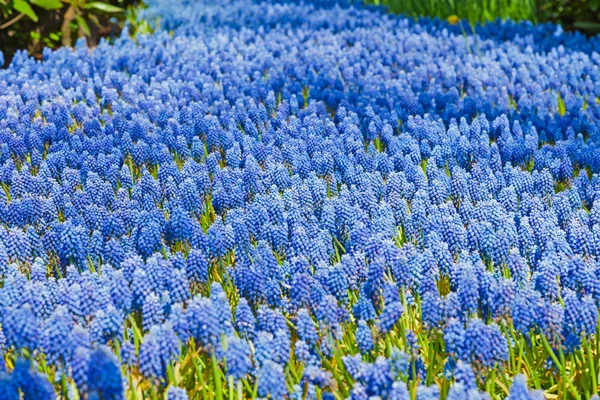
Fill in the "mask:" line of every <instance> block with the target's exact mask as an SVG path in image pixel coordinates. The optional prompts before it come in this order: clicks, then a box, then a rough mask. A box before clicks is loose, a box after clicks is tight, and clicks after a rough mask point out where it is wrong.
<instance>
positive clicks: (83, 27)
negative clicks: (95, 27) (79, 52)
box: [75, 15, 92, 37]
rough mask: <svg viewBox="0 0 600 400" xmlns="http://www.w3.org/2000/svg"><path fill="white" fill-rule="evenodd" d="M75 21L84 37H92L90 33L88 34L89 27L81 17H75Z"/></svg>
mask: <svg viewBox="0 0 600 400" xmlns="http://www.w3.org/2000/svg"><path fill="white" fill-rule="evenodd" d="M75 20H76V21H77V25H79V27H80V28H81V30H82V31H83V33H84V34H85V36H88V37H89V36H92V33H91V32H90V27H89V26H88V24H87V22H85V19H83V17H82V16H81V15H78V16H76V17H75Z"/></svg>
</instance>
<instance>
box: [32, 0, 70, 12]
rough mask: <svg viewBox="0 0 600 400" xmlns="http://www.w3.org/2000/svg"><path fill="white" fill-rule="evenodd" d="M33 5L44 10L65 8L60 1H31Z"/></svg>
mask: <svg viewBox="0 0 600 400" xmlns="http://www.w3.org/2000/svg"><path fill="white" fill-rule="evenodd" d="M30 1H31V4H33V5H36V6H38V7H40V8H43V9H44V10H58V9H60V8H62V7H63V3H62V2H61V1H60V0H30Z"/></svg>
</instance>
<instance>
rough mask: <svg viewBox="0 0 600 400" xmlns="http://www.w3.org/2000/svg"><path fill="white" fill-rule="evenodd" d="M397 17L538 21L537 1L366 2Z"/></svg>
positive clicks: (438, 0) (448, 0) (399, 0)
mask: <svg viewBox="0 0 600 400" xmlns="http://www.w3.org/2000/svg"><path fill="white" fill-rule="evenodd" d="M366 1H367V2H368V3H372V4H377V5H384V6H387V7H389V9H390V11H391V12H393V13H397V14H405V15H408V16H411V17H414V18H417V17H438V18H440V19H447V18H449V17H453V16H456V17H458V18H460V19H464V20H467V21H469V23H470V24H472V25H474V24H476V23H478V22H479V23H485V22H487V21H493V20H495V19H497V18H500V19H507V18H510V19H512V20H515V21H521V20H530V21H534V22H535V21H537V18H536V1H535V0H366Z"/></svg>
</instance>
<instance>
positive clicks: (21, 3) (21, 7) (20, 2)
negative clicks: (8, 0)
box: [13, 0, 38, 22]
mask: <svg viewBox="0 0 600 400" xmlns="http://www.w3.org/2000/svg"><path fill="white" fill-rule="evenodd" d="M13 7H14V8H15V10H17V11H18V12H20V13H23V14H25V15H27V16H28V17H29V18H31V19H32V20H33V22H37V21H38V16H37V14H36V13H35V11H33V8H31V6H30V5H29V3H27V2H26V1H25V0H15V2H14V3H13Z"/></svg>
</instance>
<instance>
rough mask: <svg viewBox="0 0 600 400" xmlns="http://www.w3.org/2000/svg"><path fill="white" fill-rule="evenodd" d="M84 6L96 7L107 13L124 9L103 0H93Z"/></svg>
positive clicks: (88, 7)
mask: <svg viewBox="0 0 600 400" xmlns="http://www.w3.org/2000/svg"><path fill="white" fill-rule="evenodd" d="M83 8H87V9H88V10H89V9H90V8H95V9H96V10H100V11H104V12H107V13H118V12H122V11H123V9H122V8H121V7H117V6H113V5H112V4H108V3H103V2H101V1H92V2H90V3H87V4H85V5H84V6H83Z"/></svg>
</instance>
